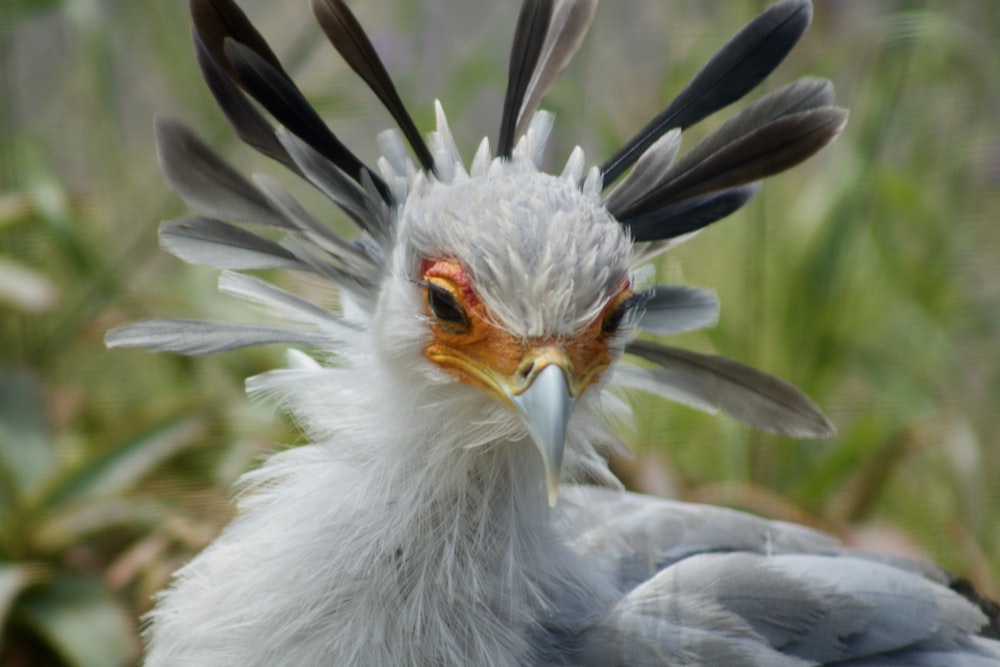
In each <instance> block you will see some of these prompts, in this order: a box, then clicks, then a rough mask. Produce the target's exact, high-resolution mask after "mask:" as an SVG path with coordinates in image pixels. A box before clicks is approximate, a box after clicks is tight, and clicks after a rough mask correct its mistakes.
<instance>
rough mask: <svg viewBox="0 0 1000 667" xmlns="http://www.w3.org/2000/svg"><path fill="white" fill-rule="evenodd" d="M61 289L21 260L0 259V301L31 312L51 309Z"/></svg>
mask: <svg viewBox="0 0 1000 667" xmlns="http://www.w3.org/2000/svg"><path fill="white" fill-rule="evenodd" d="M58 301H59V290H58V289H56V286H55V285H53V284H52V281H50V280H49V279H48V278H47V277H45V276H44V275H43V274H41V273H39V272H38V271H35V270H34V269H31V268H29V267H27V266H24V265H23V264H21V263H19V262H13V261H10V260H5V259H0V303H6V304H8V305H11V306H14V307H15V308H19V309H21V310H27V311H29V312H42V311H46V310H51V309H52V308H53V307H54V306H55V305H56V303H57V302H58Z"/></svg>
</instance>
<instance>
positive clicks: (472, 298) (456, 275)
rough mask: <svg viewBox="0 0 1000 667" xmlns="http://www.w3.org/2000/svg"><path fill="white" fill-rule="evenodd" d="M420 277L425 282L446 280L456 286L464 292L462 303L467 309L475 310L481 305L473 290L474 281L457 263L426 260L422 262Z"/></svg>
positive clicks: (445, 260) (442, 260) (443, 260)
mask: <svg viewBox="0 0 1000 667" xmlns="http://www.w3.org/2000/svg"><path fill="white" fill-rule="evenodd" d="M420 275H421V276H422V277H423V280H430V279H431V278H444V279H445V280H448V281H450V282H451V283H452V284H454V285H456V286H457V287H458V288H459V290H461V292H462V303H464V304H465V306H466V307H467V308H470V309H471V308H475V307H476V306H477V305H478V304H479V296H478V295H477V294H476V291H475V290H474V289H473V288H472V280H471V279H470V278H469V274H467V273H466V272H465V269H463V268H462V266H461V265H460V264H458V263H457V262H452V261H449V260H447V259H425V260H423V261H422V262H420Z"/></svg>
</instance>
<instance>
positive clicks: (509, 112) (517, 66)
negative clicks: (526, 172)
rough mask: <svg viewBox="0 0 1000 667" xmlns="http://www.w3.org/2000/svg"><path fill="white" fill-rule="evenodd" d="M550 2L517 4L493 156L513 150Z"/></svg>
mask: <svg viewBox="0 0 1000 667" xmlns="http://www.w3.org/2000/svg"><path fill="white" fill-rule="evenodd" d="M552 3H553V0H524V4H523V5H521V13H520V15H518V17H517V29H516V31H515V33H514V44H513V45H512V46H511V50H510V72H509V74H508V79H507V94H506V95H505V96H504V101H503V117H502V118H501V121H500V136H499V138H498V139H497V155H498V156H500V157H510V154H511V151H512V150H513V149H514V140H515V139H516V136H517V135H516V133H515V130H516V129H517V121H518V118H520V116H521V109H522V107H523V106H524V98H525V93H526V92H527V90H528V84H529V83H531V79H532V77H533V76H534V74H535V68H536V67H537V65H538V60H539V57H540V56H541V54H542V46H543V45H544V44H545V37H546V35H547V34H548V31H549V23H550V21H551V20H552Z"/></svg>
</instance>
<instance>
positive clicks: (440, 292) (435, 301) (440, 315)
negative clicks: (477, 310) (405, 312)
mask: <svg viewBox="0 0 1000 667" xmlns="http://www.w3.org/2000/svg"><path fill="white" fill-rule="evenodd" d="M427 305H428V306H429V307H430V310H431V313H433V314H434V317H436V318H437V319H438V320H440V321H441V322H444V323H446V324H452V325H457V326H461V327H465V326H467V325H468V318H467V317H466V315H465V311H464V310H462V307H461V306H460V305H459V304H458V302H457V301H456V300H455V295H454V294H452V293H451V292H449V291H448V290H446V289H445V288H443V287H440V286H438V285H435V284H433V283H431V284H430V285H428V287H427Z"/></svg>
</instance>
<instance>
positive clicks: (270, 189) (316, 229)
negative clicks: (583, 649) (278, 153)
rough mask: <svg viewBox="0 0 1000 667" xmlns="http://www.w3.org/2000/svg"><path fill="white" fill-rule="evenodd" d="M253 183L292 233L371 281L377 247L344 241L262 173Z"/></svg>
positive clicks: (376, 264)
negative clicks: (278, 212)
mask: <svg viewBox="0 0 1000 667" xmlns="http://www.w3.org/2000/svg"><path fill="white" fill-rule="evenodd" d="M253 180H254V183H255V184H256V185H257V187H258V188H259V189H260V191H261V193H263V195H264V196H265V197H267V200H268V202H270V204H271V205H272V206H273V207H274V208H275V210H277V211H280V212H281V214H282V215H283V216H285V218H286V219H287V220H288V222H289V223H290V224H291V225H292V226H293V227H294V228H295V230H296V231H297V232H298V233H299V234H301V235H302V236H303V238H305V239H307V240H308V241H310V242H312V243H315V244H316V246H318V247H319V248H320V249H322V250H323V251H324V252H326V253H328V254H329V255H330V256H332V257H334V258H336V259H337V260H338V261H339V262H340V263H341V264H343V265H344V266H345V268H347V269H348V270H350V271H352V272H354V273H358V274H361V275H365V276H368V277H370V278H372V279H374V278H375V277H376V276H377V275H378V273H379V272H380V268H379V265H378V259H379V256H378V255H377V254H376V253H374V252H373V251H374V249H375V248H376V247H377V246H370V245H369V246H365V245H363V244H360V243H357V242H352V241H347V240H345V239H343V238H341V237H340V235H338V234H337V233H335V232H334V231H333V230H332V229H330V228H329V227H327V226H326V225H324V224H323V223H322V222H320V221H319V220H317V219H316V217H315V216H313V214H312V213H310V212H309V211H308V210H306V208H305V207H304V206H303V205H302V204H301V203H300V202H299V200H298V199H296V198H295V197H294V196H293V195H292V193H291V192H289V191H288V190H287V189H285V188H284V186H282V185H281V184H280V183H278V181H276V180H275V179H274V178H271V177H270V176H268V175H266V174H256V175H255V176H254V178H253Z"/></svg>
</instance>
